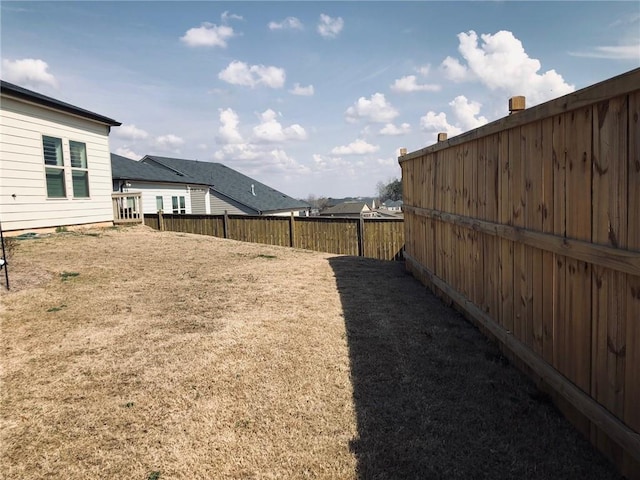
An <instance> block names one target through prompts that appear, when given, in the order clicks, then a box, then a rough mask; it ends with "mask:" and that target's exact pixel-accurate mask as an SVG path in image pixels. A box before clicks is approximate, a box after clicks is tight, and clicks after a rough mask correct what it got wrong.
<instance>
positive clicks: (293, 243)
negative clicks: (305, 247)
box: [289, 212, 296, 248]
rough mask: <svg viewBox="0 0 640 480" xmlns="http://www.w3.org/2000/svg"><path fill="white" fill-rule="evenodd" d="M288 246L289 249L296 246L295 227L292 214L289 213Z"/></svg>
mask: <svg viewBox="0 0 640 480" xmlns="http://www.w3.org/2000/svg"><path fill="white" fill-rule="evenodd" d="M289 246H290V247H291V248H295V246H296V225H295V217H294V216H293V212H291V217H290V218H289Z"/></svg>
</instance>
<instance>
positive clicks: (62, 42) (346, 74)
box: [0, 0, 640, 198]
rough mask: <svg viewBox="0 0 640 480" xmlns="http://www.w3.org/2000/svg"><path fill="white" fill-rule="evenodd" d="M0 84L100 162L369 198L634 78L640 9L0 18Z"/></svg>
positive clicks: (584, 5)
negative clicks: (408, 157) (612, 81)
mask: <svg viewBox="0 0 640 480" xmlns="http://www.w3.org/2000/svg"><path fill="white" fill-rule="evenodd" d="M0 9H1V11H0V13H1V27H2V31H1V54H2V74H1V76H2V79H3V80H6V81H9V82H13V83H17V84H19V85H22V86H24V87H26V88H30V89H33V90H36V91H38V92H41V93H43V94H46V95H50V96H53V97H55V98H58V99H60V100H63V101H66V102H69V103H72V104H75V105H77V106H80V107H83V108H86V109H89V110H92V111H95V112H97V113H100V114H102V115H106V116H109V117H112V118H115V119H116V120H118V121H120V122H122V123H123V126H122V127H118V128H114V129H113V130H112V134H111V138H110V143H111V151H112V152H114V153H119V154H122V155H125V156H129V157H131V158H135V159H137V158H140V157H141V156H143V155H145V154H155V155H164V156H175V157H179V158H190V159H198V160H202V161H217V162H221V163H224V164H226V165H228V166H229V167H231V168H235V169H237V170H239V171H241V172H243V173H245V174H247V175H250V176H252V177H254V178H255V179H257V180H259V181H261V182H263V183H266V184H268V185H271V186H273V187H274V188H277V189H279V190H281V191H283V192H285V193H287V194H289V195H292V196H295V197H299V198H305V197H307V195H309V194H315V195H316V196H332V197H341V196H347V195H349V196H356V195H362V196H365V195H372V194H374V193H375V186H376V184H377V183H378V182H379V181H387V180H388V179H390V178H392V177H399V176H400V168H399V166H398V163H397V156H398V150H399V148H400V147H406V148H407V149H408V150H409V151H413V150H417V149H420V148H424V147H426V146H428V145H431V144H432V143H434V140H435V136H436V134H437V133H438V132H444V131H446V132H448V134H449V137H451V136H453V135H456V134H458V133H461V132H463V131H466V130H469V129H472V128H475V127H477V126H480V125H482V124H484V123H486V122H490V121H493V120H496V119H498V118H500V117H502V116H504V115H506V114H507V113H508V112H507V104H508V98H509V97H510V96H512V95H525V96H526V97H527V104H528V106H531V105H533V104H537V103H541V102H544V101H547V100H550V99H552V98H555V97H558V96H561V95H564V94H566V93H569V92H571V91H573V90H576V89H580V88H584V87H587V86H589V85H591V84H593V83H596V82H599V81H602V80H605V79H607V78H610V77H613V76H615V75H618V74H621V73H624V72H626V71H629V70H632V69H634V68H637V67H639V66H640V2H637V1H631V2H498V1H493V2H453V1H452V2H417V1H414V2H313V1H307V2H242V1H236V2H10V1H4V0H3V1H2V3H1V4H0Z"/></svg>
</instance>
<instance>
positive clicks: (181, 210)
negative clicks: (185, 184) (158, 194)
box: [171, 195, 187, 215]
mask: <svg viewBox="0 0 640 480" xmlns="http://www.w3.org/2000/svg"><path fill="white" fill-rule="evenodd" d="M171 211H172V213H173V214H174V215H185V214H186V213H187V199H186V197H185V196H184V195H173V196H172V197H171Z"/></svg>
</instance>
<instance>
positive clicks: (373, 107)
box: [345, 93, 398, 123]
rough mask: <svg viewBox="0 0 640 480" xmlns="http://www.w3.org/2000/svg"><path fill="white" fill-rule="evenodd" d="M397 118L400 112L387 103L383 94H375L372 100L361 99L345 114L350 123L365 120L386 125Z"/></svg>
mask: <svg viewBox="0 0 640 480" xmlns="http://www.w3.org/2000/svg"><path fill="white" fill-rule="evenodd" d="M397 116H398V111H397V110H396V109H395V108H394V107H393V106H392V105H391V104H390V103H388V102H387V99H386V98H385V97H384V94H383V93H374V94H373V95H371V98H370V99H366V98H364V97H360V98H359V99H358V101H357V102H356V103H355V104H354V105H353V106H352V107H349V108H348V109H347V111H346V112H345V117H346V119H347V121H348V122H356V121H357V120H358V119H365V120H367V121H370V122H375V123H386V122H390V121H391V120H393V119H394V118H396V117H397Z"/></svg>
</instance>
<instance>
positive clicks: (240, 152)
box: [213, 143, 261, 161]
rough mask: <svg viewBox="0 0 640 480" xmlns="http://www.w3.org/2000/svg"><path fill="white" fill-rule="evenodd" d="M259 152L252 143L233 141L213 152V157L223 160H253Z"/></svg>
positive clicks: (257, 156)
mask: <svg viewBox="0 0 640 480" xmlns="http://www.w3.org/2000/svg"><path fill="white" fill-rule="evenodd" d="M260 155H261V153H260V152H259V151H258V149H257V148H256V147H255V146H254V145H250V144H248V143H235V144H229V145H225V146H223V147H222V149H220V150H218V151H217V152H216V153H214V154H213V158H214V159H215V160H218V161H223V160H245V161H246V160H255V159H257V158H259V157H260Z"/></svg>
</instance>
